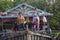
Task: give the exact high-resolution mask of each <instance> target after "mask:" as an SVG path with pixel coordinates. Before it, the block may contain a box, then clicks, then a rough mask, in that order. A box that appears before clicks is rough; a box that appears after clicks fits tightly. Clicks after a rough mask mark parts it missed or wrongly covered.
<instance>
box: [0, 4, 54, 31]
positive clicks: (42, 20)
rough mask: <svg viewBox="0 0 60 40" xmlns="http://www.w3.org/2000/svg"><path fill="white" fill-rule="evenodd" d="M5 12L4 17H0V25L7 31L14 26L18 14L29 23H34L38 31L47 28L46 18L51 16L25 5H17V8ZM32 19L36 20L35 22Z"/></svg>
mask: <svg viewBox="0 0 60 40" xmlns="http://www.w3.org/2000/svg"><path fill="white" fill-rule="evenodd" d="M6 12H7V14H6V16H5V15H3V16H0V23H1V24H3V26H5V27H6V28H7V29H11V28H12V27H13V26H14V25H13V22H14V21H16V19H17V17H18V15H19V13H21V14H22V15H23V16H24V17H25V19H26V18H28V19H29V21H31V22H34V21H35V23H36V25H37V28H38V29H39V30H45V28H49V27H48V25H49V24H48V16H52V15H53V14H50V13H47V12H45V11H43V10H40V9H38V8H35V7H33V6H30V5H28V4H26V3H22V4H19V5H18V6H16V7H13V8H11V9H9V10H7V11H6ZM34 18H37V19H36V20H35V19H34ZM2 20H3V23H2ZM10 25H11V26H10ZM8 26H10V27H8Z"/></svg>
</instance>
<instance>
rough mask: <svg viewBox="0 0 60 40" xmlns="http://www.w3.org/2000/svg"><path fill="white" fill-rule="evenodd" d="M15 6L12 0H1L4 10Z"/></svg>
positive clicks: (2, 9)
mask: <svg viewBox="0 0 60 40" xmlns="http://www.w3.org/2000/svg"><path fill="white" fill-rule="evenodd" d="M13 6H14V5H13V2H11V1H0V11H2V12H4V11H6V10H8V9H9V8H12V7H13Z"/></svg>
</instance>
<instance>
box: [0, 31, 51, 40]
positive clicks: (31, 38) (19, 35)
mask: <svg viewBox="0 0 60 40" xmlns="http://www.w3.org/2000/svg"><path fill="white" fill-rule="evenodd" d="M0 34H1V36H0V40H52V38H51V37H50V36H48V35H43V34H39V33H34V32H32V31H29V30H28V31H26V30H25V31H16V32H9V33H0Z"/></svg>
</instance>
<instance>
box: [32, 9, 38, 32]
mask: <svg viewBox="0 0 60 40" xmlns="http://www.w3.org/2000/svg"><path fill="white" fill-rule="evenodd" d="M34 13H35V17H33V22H34V23H35V25H34V29H36V31H39V16H38V9H37V8H35V11H34Z"/></svg>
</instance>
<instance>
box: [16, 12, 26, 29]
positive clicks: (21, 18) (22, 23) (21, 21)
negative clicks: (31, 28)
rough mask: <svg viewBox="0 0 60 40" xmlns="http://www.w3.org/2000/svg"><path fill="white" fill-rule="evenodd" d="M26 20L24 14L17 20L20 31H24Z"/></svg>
mask: <svg viewBox="0 0 60 40" xmlns="http://www.w3.org/2000/svg"><path fill="white" fill-rule="evenodd" d="M24 20H25V18H24V16H22V14H21V13H19V15H18V18H17V22H18V24H19V27H20V28H19V30H20V29H21V30H23V29H24Z"/></svg>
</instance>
